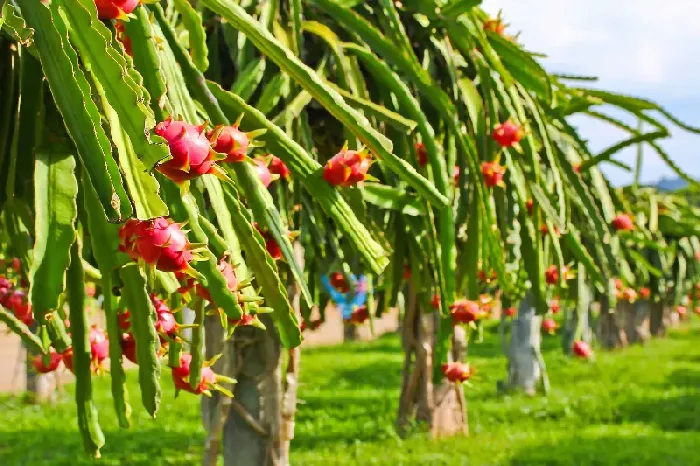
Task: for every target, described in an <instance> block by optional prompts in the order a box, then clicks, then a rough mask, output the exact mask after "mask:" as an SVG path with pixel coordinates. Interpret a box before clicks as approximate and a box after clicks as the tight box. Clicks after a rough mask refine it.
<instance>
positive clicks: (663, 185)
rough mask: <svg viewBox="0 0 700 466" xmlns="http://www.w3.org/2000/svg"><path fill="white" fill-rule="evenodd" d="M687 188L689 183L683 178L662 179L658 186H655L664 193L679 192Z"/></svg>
mask: <svg viewBox="0 0 700 466" xmlns="http://www.w3.org/2000/svg"><path fill="white" fill-rule="evenodd" d="M687 186H688V182H687V181H685V180H684V179H683V178H662V179H660V180H659V182H658V183H656V185H654V187H656V189H658V190H659V191H664V192H671V191H678V190H679V189H683V188H686V187H687Z"/></svg>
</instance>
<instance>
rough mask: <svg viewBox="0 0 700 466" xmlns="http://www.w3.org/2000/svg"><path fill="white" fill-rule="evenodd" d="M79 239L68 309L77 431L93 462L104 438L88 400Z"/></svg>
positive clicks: (86, 325)
mask: <svg viewBox="0 0 700 466" xmlns="http://www.w3.org/2000/svg"><path fill="white" fill-rule="evenodd" d="M80 241H81V240H80V239H77V240H76V241H75V242H74V243H73V246H72V247H70V267H69V269H68V274H67V276H68V307H69V308H70V323H71V333H72V335H73V372H74V374H75V402H76V405H77V408H78V428H79V429H80V433H81V434H82V436H83V445H84V447H85V452H86V453H87V454H89V455H91V456H93V457H95V458H99V456H100V448H102V447H103V446H104V444H105V436H104V434H103V433H102V429H101V428H100V424H99V423H98V415H97V406H96V405H95V403H94V401H93V399H92V371H91V366H92V352H91V348H90V321H89V319H88V315H87V312H86V310H85V276H84V275H83V266H82V261H81V260H80V258H81V256H82V251H81V244H80Z"/></svg>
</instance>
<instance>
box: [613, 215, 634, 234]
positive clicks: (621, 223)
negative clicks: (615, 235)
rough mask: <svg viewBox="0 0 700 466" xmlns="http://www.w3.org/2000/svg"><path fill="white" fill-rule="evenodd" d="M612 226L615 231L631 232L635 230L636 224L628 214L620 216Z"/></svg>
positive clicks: (614, 220)
mask: <svg viewBox="0 0 700 466" xmlns="http://www.w3.org/2000/svg"><path fill="white" fill-rule="evenodd" d="M612 226H613V228H614V229H615V231H630V230H634V222H633V221H632V217H630V216H629V215H626V214H620V215H618V216H617V217H615V218H614V219H613V221H612Z"/></svg>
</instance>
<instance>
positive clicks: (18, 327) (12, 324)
mask: <svg viewBox="0 0 700 466" xmlns="http://www.w3.org/2000/svg"><path fill="white" fill-rule="evenodd" d="M0 322H2V323H4V324H5V325H7V328H9V329H10V331H11V332H12V333H14V334H15V335H19V337H20V338H21V339H22V342H23V343H24V344H25V345H26V346H27V348H29V349H30V350H31V352H32V353H36V354H48V353H47V351H46V349H45V348H44V345H43V344H42V342H41V340H40V339H39V337H37V336H36V335H34V334H33V333H32V331H31V329H30V328H29V327H27V326H26V325H25V324H24V322H22V321H21V320H19V319H18V318H17V317H15V315H14V313H12V312H10V311H9V310H7V309H5V308H4V307H2V305H0Z"/></svg>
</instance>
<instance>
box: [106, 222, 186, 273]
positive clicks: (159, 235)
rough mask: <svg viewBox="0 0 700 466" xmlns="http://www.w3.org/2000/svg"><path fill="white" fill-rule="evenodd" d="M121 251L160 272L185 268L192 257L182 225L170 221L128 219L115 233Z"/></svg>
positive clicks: (177, 270)
mask: <svg viewBox="0 0 700 466" xmlns="http://www.w3.org/2000/svg"><path fill="white" fill-rule="evenodd" d="M119 237H120V240H121V241H120V245H119V249H120V250H121V251H124V252H127V253H128V254H129V255H130V256H131V257H132V259H135V260H136V259H139V258H140V259H143V260H144V262H146V263H147V264H149V265H154V266H155V267H156V268H157V269H158V270H161V271H163V272H179V271H183V270H186V269H187V268H188V266H189V262H190V261H191V260H192V259H193V258H194V255H193V254H192V251H190V250H189V247H190V244H189V242H188V241H187V236H186V234H185V232H184V231H183V230H182V227H181V226H180V225H179V224H177V223H175V222H173V221H172V220H169V219H166V218H164V217H157V218H154V219H151V220H145V221H141V220H133V219H130V220H128V221H127V222H126V223H125V224H124V225H123V226H122V228H121V230H120V232H119Z"/></svg>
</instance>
